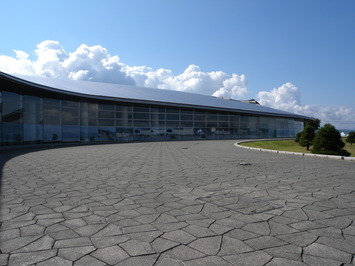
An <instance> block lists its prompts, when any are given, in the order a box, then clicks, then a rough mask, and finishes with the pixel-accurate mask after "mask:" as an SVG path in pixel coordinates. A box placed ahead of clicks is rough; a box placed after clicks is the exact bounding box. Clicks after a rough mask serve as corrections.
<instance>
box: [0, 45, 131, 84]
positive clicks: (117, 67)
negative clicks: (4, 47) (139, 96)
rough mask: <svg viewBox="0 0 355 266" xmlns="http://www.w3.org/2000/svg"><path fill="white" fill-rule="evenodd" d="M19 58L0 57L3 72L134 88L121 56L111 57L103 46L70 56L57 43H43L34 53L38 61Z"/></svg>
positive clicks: (22, 55)
mask: <svg viewBox="0 0 355 266" xmlns="http://www.w3.org/2000/svg"><path fill="white" fill-rule="evenodd" d="M15 53H16V57H15V58H13V57H10V56H5V55H0V70H1V71H4V72H6V73H9V74H21V75H31V76H32V75H34V76H42V77H55V78H61V79H63V78H64V79H65V78H69V79H75V80H92V81H101V82H112V83H119V84H130V85H134V84H135V82H134V80H133V79H132V78H131V77H130V76H128V75H127V74H126V73H125V72H124V71H122V66H123V64H121V63H120V62H119V61H120V59H119V57H118V56H111V55H110V54H109V53H108V52H107V49H105V48H103V47H102V46H100V45H96V46H91V47H89V46H87V45H85V44H82V45H80V46H79V47H78V48H77V49H76V50H75V51H74V52H72V53H67V52H66V51H65V50H64V48H63V46H62V45H61V44H60V43H59V42H57V41H51V40H47V41H43V42H41V43H40V44H38V45H37V49H36V50H35V57H36V60H34V61H31V60H30V59H29V55H28V54H27V53H25V52H23V51H15Z"/></svg>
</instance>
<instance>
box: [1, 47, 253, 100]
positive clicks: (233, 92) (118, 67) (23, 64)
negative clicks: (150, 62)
mask: <svg viewBox="0 0 355 266" xmlns="http://www.w3.org/2000/svg"><path fill="white" fill-rule="evenodd" d="M15 53H16V57H15V58H14V57H10V56H5V55H1V56H0V70H1V71H4V72H6V73H10V74H11V73H12V74H22V75H35V76H44V77H56V78H61V79H63V78H68V79H73V80H92V81H99V82H109V83H118V84H129V85H137V86H142V87H151V88H159V89H167V90H177V91H185V92H194V93H200V94H207V95H214V96H218V97H234V98H238V99H239V98H244V97H245V96H246V95H247V93H248V89H247V80H246V77H245V76H244V75H237V74H234V73H233V74H232V75H228V74H227V73H225V72H222V71H215V72H203V71H202V70H201V69H200V67H199V66H196V65H190V66H188V67H187V68H186V70H185V71H184V72H183V73H181V74H180V75H174V74H173V72H172V71H171V70H169V69H162V68H161V69H157V70H154V69H152V68H150V67H147V66H129V65H126V64H124V63H121V62H120V58H119V57H118V56H117V55H115V56H111V55H110V54H109V53H108V51H107V49H105V48H104V47H102V46H100V45H95V46H88V45H86V44H82V45H80V46H79V47H78V48H77V49H76V50H75V51H74V52H70V53H67V52H66V51H65V49H64V48H63V46H62V45H61V44H60V43H59V42H57V41H51V40H47V41H43V42H41V43H40V44H38V45H37V49H36V50H35V57H36V59H35V60H34V61H31V60H30V59H29V55H28V54H27V53H25V52H23V51H15Z"/></svg>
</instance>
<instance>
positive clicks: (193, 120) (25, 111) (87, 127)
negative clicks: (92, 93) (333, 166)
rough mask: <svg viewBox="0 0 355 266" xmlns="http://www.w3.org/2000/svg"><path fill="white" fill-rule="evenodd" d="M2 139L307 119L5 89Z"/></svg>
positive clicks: (251, 130)
mask: <svg viewBox="0 0 355 266" xmlns="http://www.w3.org/2000/svg"><path fill="white" fill-rule="evenodd" d="M0 122H1V126H0V144H1V145H15V144H31V143H32V144H33V143H59V142H130V141H154V140H193V139H238V138H284V137H294V136H295V135H296V134H297V133H298V132H299V131H302V130H303V121H302V120H301V119H296V118H281V117H273V116H263V115H256V114H253V115H251V114H245V113H238V112H224V111H213V110H202V109H197V108H196V109H188V108H182V107H181V108H176V107H174V108H173V107H168V106H161V105H159V106H158V105H142V104H134V103H132V104H127V103H122V104H121V103H118V102H115V103H102V102H97V103H95V102H86V101H75V100H64V99H62V100H61V99H54V98H49V97H48V98H47V97H38V96H30V95H22V94H18V93H14V92H9V91H5V90H3V91H0Z"/></svg>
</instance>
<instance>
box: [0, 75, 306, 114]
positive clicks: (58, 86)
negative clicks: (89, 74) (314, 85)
mask: <svg viewBox="0 0 355 266" xmlns="http://www.w3.org/2000/svg"><path fill="white" fill-rule="evenodd" d="M0 77H3V78H6V79H10V80H12V81H15V82H17V83H22V84H26V85H30V86H33V87H36V88H37V89H42V90H46V91H52V92H56V93H62V94H66V95H73V96H79V97H85V98H94V99H101V100H109V101H120V102H122V101H123V102H131V103H146V104H160V105H169V106H183V107H189V108H201V109H206V108H207V109H214V110H221V111H231V112H242V113H254V114H264V115H272V116H281V117H292V118H300V119H311V118H310V117H306V116H302V115H297V114H293V113H289V112H285V111H281V110H277V109H273V108H269V107H265V106H261V105H257V104H250V103H244V102H241V101H236V100H227V99H221V98H216V97H213V96H207V95H201V94H195V93H187V92H180V91H172V90H163V89H153V88H146V87H136V86H129V85H121V84H113V83H101V82H94V81H79V80H70V79H56V78H46V77H36V76H21V75H16V76H15V75H9V74H5V73H3V72H0Z"/></svg>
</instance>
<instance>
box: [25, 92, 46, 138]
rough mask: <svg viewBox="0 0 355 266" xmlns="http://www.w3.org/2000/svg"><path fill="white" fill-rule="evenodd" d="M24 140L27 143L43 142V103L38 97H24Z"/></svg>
mask: <svg viewBox="0 0 355 266" xmlns="http://www.w3.org/2000/svg"><path fill="white" fill-rule="evenodd" d="M23 121H24V124H23V133H24V136H23V140H24V142H25V143H40V142H41V141H42V101H41V99H40V98H38V97H33V96H27V95H24V96H23Z"/></svg>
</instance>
